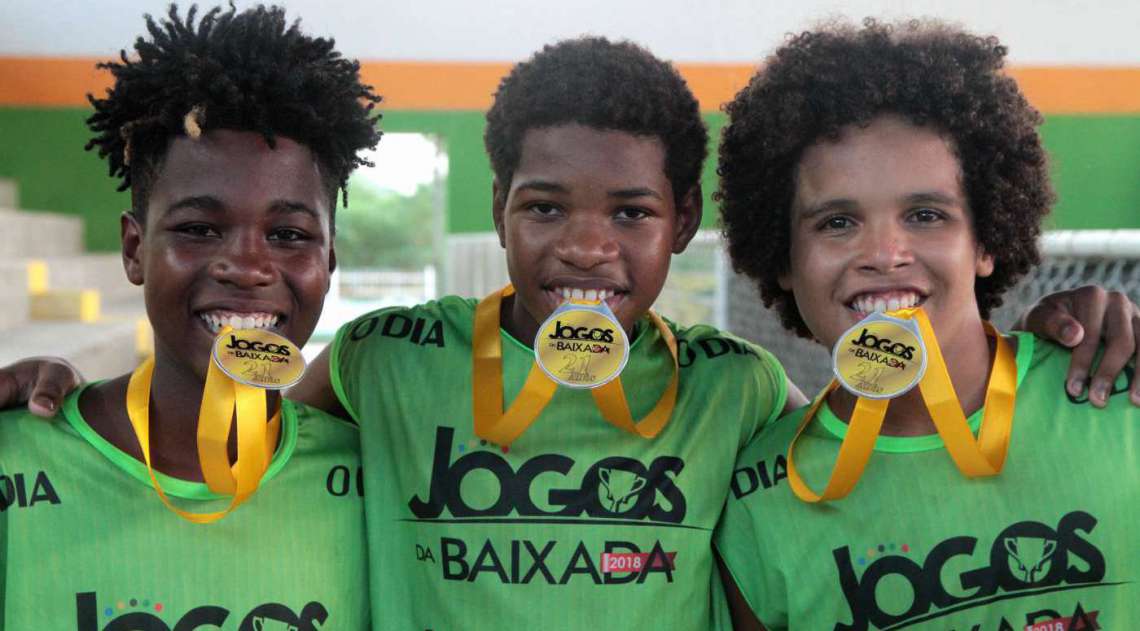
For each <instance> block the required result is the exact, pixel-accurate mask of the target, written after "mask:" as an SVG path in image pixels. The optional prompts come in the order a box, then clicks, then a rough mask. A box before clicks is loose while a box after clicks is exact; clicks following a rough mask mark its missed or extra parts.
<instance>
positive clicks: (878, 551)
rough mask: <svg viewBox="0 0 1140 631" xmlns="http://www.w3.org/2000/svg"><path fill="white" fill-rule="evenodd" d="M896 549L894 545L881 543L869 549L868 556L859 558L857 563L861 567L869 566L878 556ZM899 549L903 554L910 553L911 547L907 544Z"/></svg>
mask: <svg viewBox="0 0 1140 631" xmlns="http://www.w3.org/2000/svg"><path fill="white" fill-rule="evenodd" d="M895 547H896V546H895V544H893V543H880V544H879V545H877V546H873V547H870V548H867V552H866V554H864V556H861V557H859V558H858V559H856V560H855V561H856V563H858V564H859V565H867V564H868V563H870V562H871V561H873V560H874V559H875V557H876V556H880V555H883V554H886V553H887V552H888V551H890V552H894V551H895ZM898 549H899V550H902V552H903V554H906V553H908V552H910V546H909V545H907V544H905V543H904V544H902V545H900V546H898Z"/></svg>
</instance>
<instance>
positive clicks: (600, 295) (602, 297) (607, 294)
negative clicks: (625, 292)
mask: <svg viewBox="0 0 1140 631" xmlns="http://www.w3.org/2000/svg"><path fill="white" fill-rule="evenodd" d="M609 297H610V292H609V290H607V289H599V290H598V300H605V299H606V298H609Z"/></svg>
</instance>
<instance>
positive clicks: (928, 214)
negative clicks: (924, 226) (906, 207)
mask: <svg viewBox="0 0 1140 631" xmlns="http://www.w3.org/2000/svg"><path fill="white" fill-rule="evenodd" d="M907 218H908V219H909V220H910V221H913V222H915V223H934V222H937V221H942V220H943V219H945V218H946V214H945V213H943V212H942V211H940V210H935V209H933V208H915V209H914V210H912V211H910V215H909V216H908V217H907Z"/></svg>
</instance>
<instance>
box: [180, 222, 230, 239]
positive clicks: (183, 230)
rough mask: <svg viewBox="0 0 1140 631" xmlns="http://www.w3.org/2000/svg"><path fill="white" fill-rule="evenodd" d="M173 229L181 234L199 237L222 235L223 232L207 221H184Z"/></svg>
mask: <svg viewBox="0 0 1140 631" xmlns="http://www.w3.org/2000/svg"><path fill="white" fill-rule="evenodd" d="M173 231H174V232H176V233H178V234H181V235H186V236H188V237H197V238H202V239H206V238H211V237H220V236H221V233H220V232H218V230H217V228H215V227H214V226H211V225H210V224H205V223H184V224H180V225H177V226H175V227H174V228H173Z"/></svg>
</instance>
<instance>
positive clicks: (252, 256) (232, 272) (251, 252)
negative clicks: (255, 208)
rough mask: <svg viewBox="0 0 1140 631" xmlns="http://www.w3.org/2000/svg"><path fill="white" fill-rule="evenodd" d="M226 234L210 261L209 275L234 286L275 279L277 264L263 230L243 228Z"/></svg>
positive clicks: (262, 284) (249, 286)
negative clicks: (261, 232) (246, 229)
mask: <svg viewBox="0 0 1140 631" xmlns="http://www.w3.org/2000/svg"><path fill="white" fill-rule="evenodd" d="M227 236H228V238H227V239H226V240H225V242H224V243H223V245H222V247H221V248H219V250H218V251H217V254H216V256H215V257H214V260H213V261H211V263H210V275H211V276H212V277H213V278H214V280H216V281H218V282H220V283H222V284H225V285H231V286H234V287H239V288H252V287H261V286H264V285H269V284H271V283H273V282H274V281H275V280H276V279H277V268H276V266H275V265H274V262H273V257H272V256H271V253H270V252H269V249H268V247H267V246H268V244H267V243H266V240H265V236H264V235H263V234H260V233H259V232H254V231H242V232H234V233H231V234H230V235H227Z"/></svg>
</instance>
